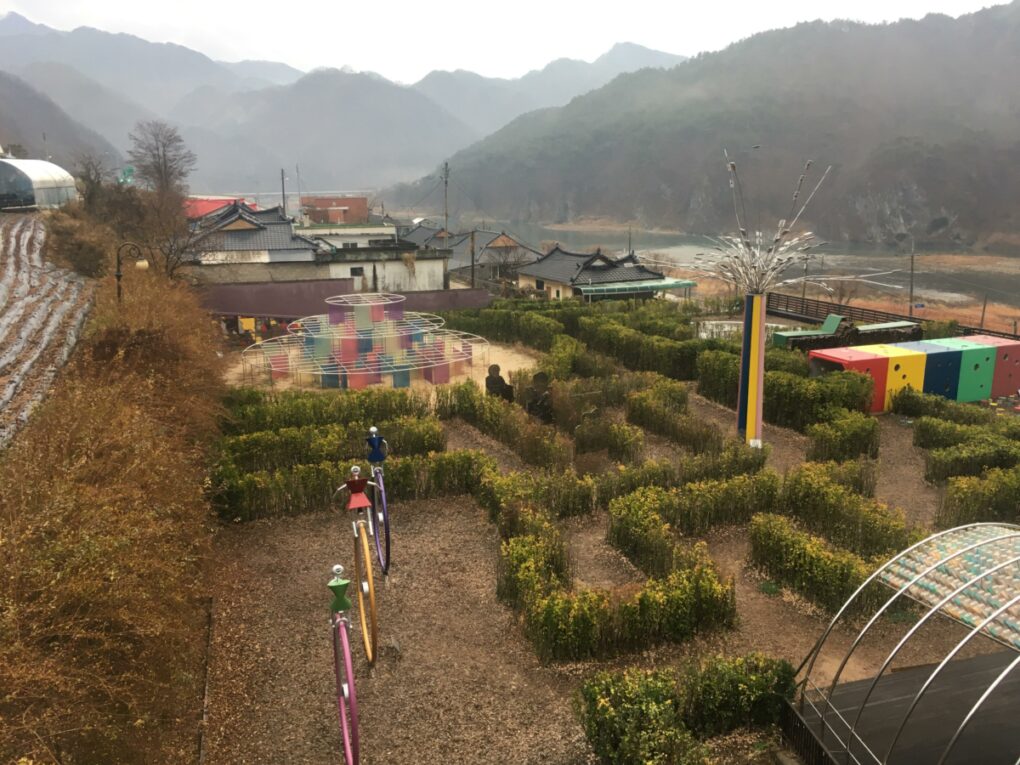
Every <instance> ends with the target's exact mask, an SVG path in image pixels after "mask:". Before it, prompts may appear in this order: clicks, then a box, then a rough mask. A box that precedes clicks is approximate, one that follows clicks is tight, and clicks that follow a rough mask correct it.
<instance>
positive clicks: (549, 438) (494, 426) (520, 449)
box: [435, 380, 573, 471]
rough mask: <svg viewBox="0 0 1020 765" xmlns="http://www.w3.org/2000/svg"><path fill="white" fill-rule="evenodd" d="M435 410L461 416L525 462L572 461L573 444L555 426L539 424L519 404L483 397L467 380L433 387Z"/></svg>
mask: <svg viewBox="0 0 1020 765" xmlns="http://www.w3.org/2000/svg"><path fill="white" fill-rule="evenodd" d="M435 395H436V413H437V414H438V415H439V417H440V418H441V419H448V418H450V417H461V418H463V419H464V420H465V421H467V422H469V423H471V424H472V425H474V426H475V427H476V428H478V429H479V430H480V431H482V432H483V433H485V434H486V435H489V436H491V437H492V438H495V439H496V440H497V441H500V442H502V443H504V444H506V445H507V446H509V447H511V448H512V449H513V450H514V451H515V452H516V453H517V455H518V456H519V457H520V458H521V459H522V460H524V461H525V462H527V463H528V464H529V465H537V466H539V467H543V468H549V469H551V470H556V471H559V470H564V469H566V468H567V467H568V466H569V465H570V463H571V462H572V460H573V445H572V444H571V442H570V441H569V440H568V439H566V438H565V437H564V436H562V435H561V434H559V433H557V432H556V429H555V428H552V427H550V426H548V425H542V424H541V423H539V422H537V421H536V420H534V419H532V418H531V417H529V416H528V414H527V413H526V412H525V411H524V410H523V409H521V408H520V407H519V406H516V405H514V404H510V403H508V402H506V401H504V400H503V399H501V398H499V397H498V396H487V395H485V393H484V392H483V391H482V389H481V388H479V387H478V385H477V384H476V383H475V382H474V381H472V380H469V381H467V382H463V383H460V384H459V385H444V386H442V387H440V388H437V389H436V391H435Z"/></svg>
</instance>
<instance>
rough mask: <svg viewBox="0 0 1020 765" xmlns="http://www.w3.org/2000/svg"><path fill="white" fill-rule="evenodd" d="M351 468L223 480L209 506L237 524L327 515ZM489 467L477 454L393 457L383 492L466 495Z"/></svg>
mask: <svg viewBox="0 0 1020 765" xmlns="http://www.w3.org/2000/svg"><path fill="white" fill-rule="evenodd" d="M350 466H351V462H350V461H349V460H347V461H341V462H321V463H319V464H314V465H295V466H293V467H290V468H287V469H284V470H274V471H256V472H253V473H245V474H233V475H226V474H224V475H221V476H220V483H218V484H217V485H214V486H213V487H212V496H213V500H214V505H215V507H216V510H217V512H218V513H219V514H220V516H221V517H222V518H224V519H227V520H229V519H234V520H241V521H251V520H255V519H256V518H266V517H272V516H278V515H295V514H297V513H305V512H314V511H322V510H328V509H330V507H331V506H332V497H333V493H334V491H335V490H336V488H337V487H338V486H340V485H341V484H342V483H343V482H344V481H345V480H347V476H348V470H349V469H350ZM492 466H493V462H492V460H491V458H489V457H487V456H485V455H484V454H482V453H481V452H477V451H452V452H438V453H434V454H428V455H424V456H415V457H392V458H390V459H388V460H387V461H386V490H387V493H392V495H393V496H398V497H400V498H401V499H406V500H410V499H427V498H430V497H437V496H446V495H453V494H470V493H471V492H473V491H475V490H476V489H477V487H478V486H479V484H480V483H481V481H482V477H483V475H484V474H486V472H487V469H488V468H491V467H492Z"/></svg>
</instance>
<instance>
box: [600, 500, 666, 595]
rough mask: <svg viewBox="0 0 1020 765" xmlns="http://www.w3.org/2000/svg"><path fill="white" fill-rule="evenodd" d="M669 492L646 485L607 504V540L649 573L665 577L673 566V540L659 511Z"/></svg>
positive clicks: (649, 574)
mask: <svg viewBox="0 0 1020 765" xmlns="http://www.w3.org/2000/svg"><path fill="white" fill-rule="evenodd" d="M669 494H670V492H668V491H667V490H666V489H663V488H661V487H658V486H646V487H644V488H641V489H638V490H637V491H634V492H631V493H630V494H627V495H625V496H623V497H617V498H616V499H614V500H613V501H612V502H610V503H609V529H608V531H607V533H606V541H608V542H609V544H611V545H612V546H613V547H615V548H617V549H618V550H619V551H620V552H622V553H623V554H624V555H626V556H627V558H629V559H630V561H631V563H633V564H634V565H635V566H637V567H638V568H639V569H641V570H642V571H644V572H645V573H646V574H647V575H648V576H665V575H666V574H668V573H669V572H670V571H671V570H672V569H673V546H674V544H675V540H674V538H673V531H672V529H671V528H670V526H669V524H668V523H666V522H665V521H664V520H663V515H664V514H663V512H662V508H663V506H664V504H665V503H666V501H667V498H668V496H669Z"/></svg>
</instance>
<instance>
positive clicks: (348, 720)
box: [333, 614, 360, 765]
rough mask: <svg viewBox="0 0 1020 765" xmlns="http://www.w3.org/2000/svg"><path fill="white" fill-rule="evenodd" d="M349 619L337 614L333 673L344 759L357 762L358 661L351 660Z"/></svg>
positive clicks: (348, 763) (348, 762)
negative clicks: (356, 687) (355, 683)
mask: <svg viewBox="0 0 1020 765" xmlns="http://www.w3.org/2000/svg"><path fill="white" fill-rule="evenodd" d="M347 629H348V628H347V620H346V619H344V618H342V617H341V616H339V615H338V614H334V615H333V672H334V674H335V675H336V706H337V713H338V715H339V717H340V734H341V736H342V737H343V745H344V762H345V763H346V764H347V765H357V763H358V758H359V756H360V751H359V749H360V746H359V742H358V696H357V694H356V693H355V691H354V662H353V661H352V660H351V643H350V639H349V637H348V632H347Z"/></svg>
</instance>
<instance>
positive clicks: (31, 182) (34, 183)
mask: <svg viewBox="0 0 1020 765" xmlns="http://www.w3.org/2000/svg"><path fill="white" fill-rule="evenodd" d="M77 198H78V190H77V188H75V185H74V178H72V177H71V175H70V173H68V172H67V171H66V170H64V169H63V168H62V167H58V166H57V165H54V164H53V163H52V162H45V161H43V160H41V159H0V209H9V208H25V207H36V208H39V209H51V208H54V207H62V206H63V205H65V204H67V203H68V202H71V201H74V200H75V199H77Z"/></svg>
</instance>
